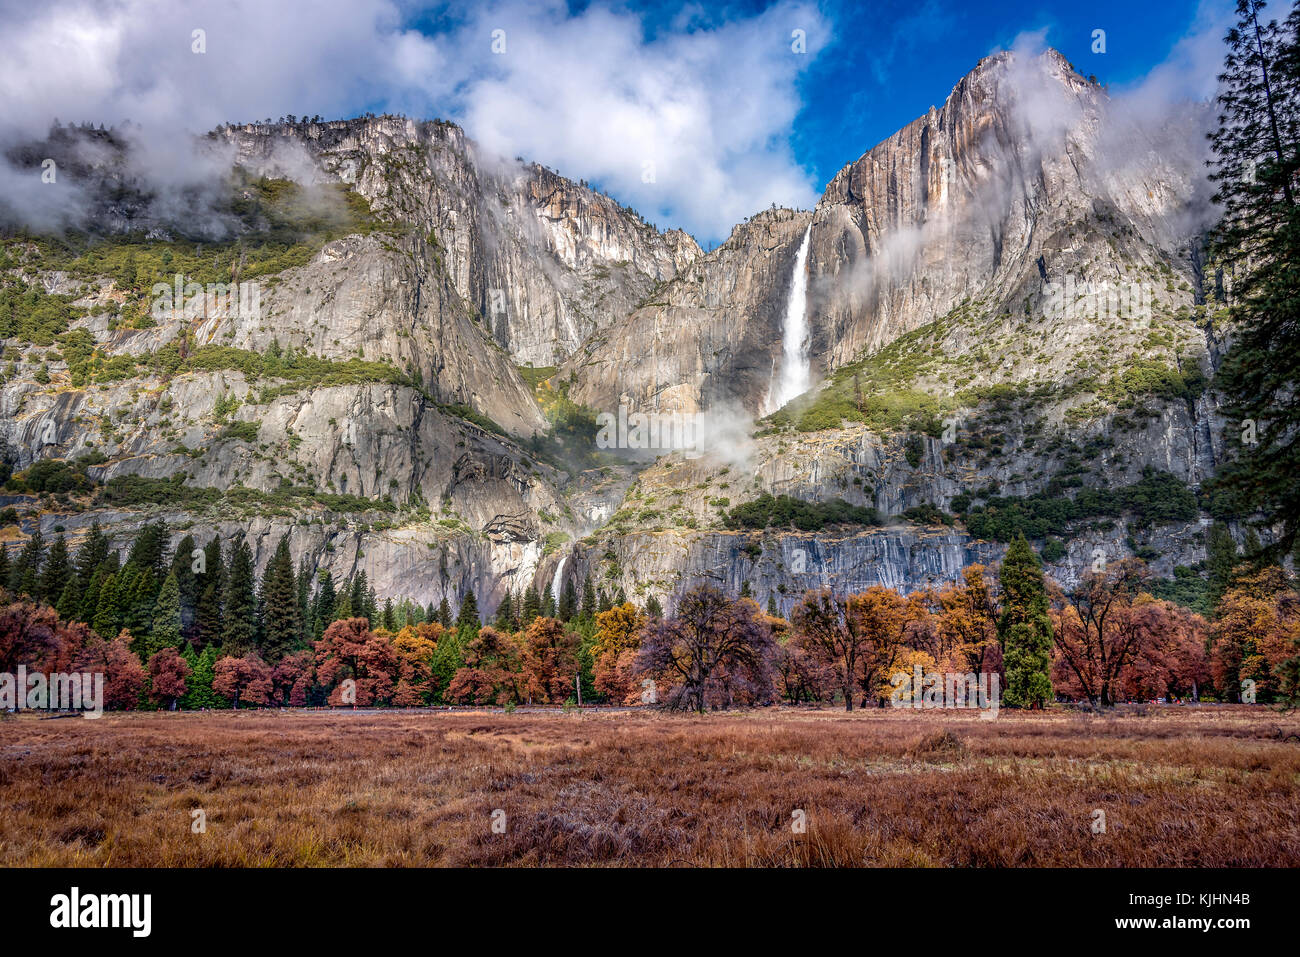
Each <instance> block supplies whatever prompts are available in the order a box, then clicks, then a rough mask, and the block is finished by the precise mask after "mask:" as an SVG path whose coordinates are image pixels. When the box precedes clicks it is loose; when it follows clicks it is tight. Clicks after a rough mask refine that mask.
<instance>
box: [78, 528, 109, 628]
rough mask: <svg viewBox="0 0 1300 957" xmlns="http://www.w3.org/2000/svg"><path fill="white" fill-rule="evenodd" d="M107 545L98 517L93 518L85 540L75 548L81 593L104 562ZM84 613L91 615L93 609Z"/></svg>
mask: <svg viewBox="0 0 1300 957" xmlns="http://www.w3.org/2000/svg"><path fill="white" fill-rule="evenodd" d="M108 547H109V543H108V536H107V535H105V534H104V531H103V529H101V528H100V527H99V519H95V521H94V522H93V523H92V524H91V526H90V532H89V533H88V534H87V535H86V540H85V541H83V542H82V543H81V547H80V548H78V549H77V557H76V560H75V562H74V566H75V568H76V573H77V583H78V585H80V586H81V591H82V594H83V595H84V594H85V592H86V590H87V589H89V588H90V580H91V579H92V578H94V577H95V572H97V571H98V570H99V566H100V565H102V564H104V561H105V559H107V558H108ZM86 613H87V614H91V615H93V614H94V609H93V608H90V609H88V610H87V612H86Z"/></svg>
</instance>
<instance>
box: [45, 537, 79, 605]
mask: <svg viewBox="0 0 1300 957" xmlns="http://www.w3.org/2000/svg"><path fill="white" fill-rule="evenodd" d="M72 577H73V573H72V563H71V561H70V560H69V558H68V543H67V541H66V539H64V537H63V533H62V532H59V533H58V534H57V535H56V536H54V541H53V542H51V543H50V551H49V553H48V554H47V555H46V556H45V567H43V568H42V569H41V584H40V590H41V597H42V598H44V599H45V600H46V601H47V602H49V603H50V604H51V605H54V604H57V603H58V602H59V601H60V600H61V599H62V598H63V589H64V588H66V587H67V585H68V582H70V581H71V580H72Z"/></svg>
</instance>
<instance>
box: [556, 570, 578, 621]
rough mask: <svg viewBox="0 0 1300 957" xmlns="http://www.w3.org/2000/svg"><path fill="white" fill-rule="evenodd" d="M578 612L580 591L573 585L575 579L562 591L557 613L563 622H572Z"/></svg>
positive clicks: (568, 582)
mask: <svg viewBox="0 0 1300 957" xmlns="http://www.w3.org/2000/svg"><path fill="white" fill-rule="evenodd" d="M577 610H578V590H577V589H576V588H575V587H574V585H573V579H569V580H568V581H566V582H565V583H564V587H563V588H561V589H560V603H559V605H558V606H557V607H556V612H557V613H558V615H559V617H560V620H561V621H572V620H573V616H574V614H575V613H576V612H577Z"/></svg>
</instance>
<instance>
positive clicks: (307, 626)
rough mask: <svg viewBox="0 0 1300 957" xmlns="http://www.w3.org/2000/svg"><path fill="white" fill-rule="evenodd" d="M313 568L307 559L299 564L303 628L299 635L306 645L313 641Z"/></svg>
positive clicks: (299, 607)
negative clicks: (309, 565)
mask: <svg viewBox="0 0 1300 957" xmlns="http://www.w3.org/2000/svg"><path fill="white" fill-rule="evenodd" d="M313 577H314V576H313V575H312V571H311V568H310V567H308V565H307V559H306V558H303V560H302V561H301V562H299V563H298V578H297V585H298V622H299V624H300V626H301V628H302V631H301V632H300V633H299V636H298V637H299V639H300V640H301V641H302V643H303V644H304V645H305V644H307V643H308V642H310V641H312V639H313V636H312V633H311V632H312V611H313V608H312V602H311V581H312V578H313Z"/></svg>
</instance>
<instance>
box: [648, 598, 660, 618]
mask: <svg viewBox="0 0 1300 957" xmlns="http://www.w3.org/2000/svg"><path fill="white" fill-rule="evenodd" d="M645 613H646V614H647V615H648V616H649V617H651V618H662V617H663V616H664V606H663V605H661V604H659V599H658V598H656V597H655V596H654V595H651V596H650V597H649V598H647V599H646V602H645Z"/></svg>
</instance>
